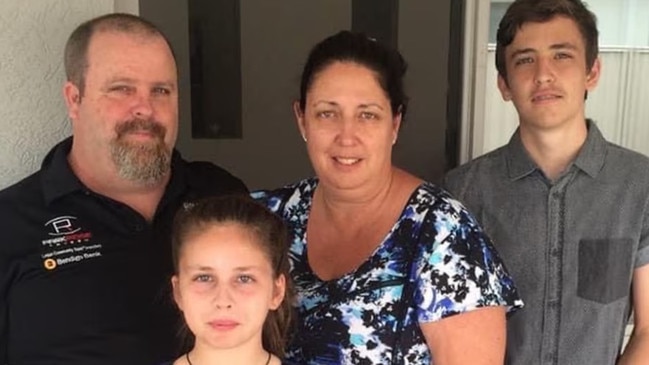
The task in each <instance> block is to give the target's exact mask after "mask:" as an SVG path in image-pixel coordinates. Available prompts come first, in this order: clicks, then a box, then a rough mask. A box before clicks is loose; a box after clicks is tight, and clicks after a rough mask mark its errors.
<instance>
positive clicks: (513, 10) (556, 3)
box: [496, 0, 599, 81]
mask: <svg viewBox="0 0 649 365" xmlns="http://www.w3.org/2000/svg"><path fill="white" fill-rule="evenodd" d="M556 16H564V17H566V18H569V19H572V20H573V21H574V22H575V23H576V24H577V27H578V28H579V31H580V33H581V36H582V38H583V39H584V45H585V47H586V68H587V69H586V71H590V69H591V68H592V67H593V64H594V63H595V60H596V59H597V55H598V53H599V46H598V41H597V38H598V36H599V33H598V31H597V17H596V16H595V14H593V13H592V12H591V11H590V10H588V8H587V7H586V5H585V4H584V3H583V2H582V1H581V0H516V1H514V2H513V3H512V4H511V5H510V6H509V8H507V12H505V15H504V16H503V18H502V19H501V20H500V24H499V25H498V34H497V36H496V69H498V73H499V74H500V76H502V78H503V79H504V80H505V81H507V68H506V63H505V48H507V46H509V45H510V44H511V43H512V42H513V41H514V37H515V36H516V33H517V32H518V30H519V29H520V28H521V27H522V26H523V24H525V23H528V22H536V23H543V22H546V21H549V20H551V19H552V18H554V17H556Z"/></svg>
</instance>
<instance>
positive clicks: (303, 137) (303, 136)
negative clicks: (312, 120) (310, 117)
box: [302, 134, 306, 143]
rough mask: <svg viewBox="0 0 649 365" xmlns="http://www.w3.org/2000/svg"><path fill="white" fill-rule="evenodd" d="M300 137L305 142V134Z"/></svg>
mask: <svg viewBox="0 0 649 365" xmlns="http://www.w3.org/2000/svg"><path fill="white" fill-rule="evenodd" d="M302 139H303V140H304V143H306V136H305V135H304V134H303V135H302Z"/></svg>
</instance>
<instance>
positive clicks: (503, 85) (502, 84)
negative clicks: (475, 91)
mask: <svg viewBox="0 0 649 365" xmlns="http://www.w3.org/2000/svg"><path fill="white" fill-rule="evenodd" d="M498 90H500V95H501V96H502V97H503V100H505V101H510V100H512V92H511V90H509V85H507V80H505V78H504V77H503V76H502V75H501V74H498Z"/></svg>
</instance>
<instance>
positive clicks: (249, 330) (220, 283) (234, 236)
mask: <svg viewBox="0 0 649 365" xmlns="http://www.w3.org/2000/svg"><path fill="white" fill-rule="evenodd" d="M172 285H173V292H174V298H175V300H176V303H177V304H178V307H179V308H180V310H181V311H182V312H183V314H184V316H185V321H186V322H187V326H188V327H189V329H190V330H191V331H192V333H194V335H195V336H196V345H197V346H198V345H207V346H209V347H212V348H216V349H229V348H234V347H240V346H243V345H247V344H251V345H253V346H256V345H257V343H258V344H259V346H261V341H262V340H261V339H262V337H261V334H262V327H263V324H264V320H265V319H266V316H267V315H268V311H269V310H274V309H277V308H278V307H279V305H280V304H281V302H282V300H283V299H284V292H285V288H286V283H285V278H284V276H283V275H280V276H279V277H278V278H277V279H275V278H274V277H273V268H272V267H271V262H270V260H269V259H268V257H267V256H266V255H265V254H264V252H263V250H262V248H261V244H260V243H259V242H258V240H257V237H256V236H255V234H254V233H252V232H250V228H248V227H246V226H243V225H241V224H239V223H234V222H232V223H222V224H216V225H212V226H210V227H209V228H207V229H204V230H202V231H200V232H199V233H198V234H194V235H189V236H188V237H187V238H186V240H185V242H184V243H183V246H182V248H181V251H180V257H179V262H178V275H177V276H174V277H173V278H172Z"/></svg>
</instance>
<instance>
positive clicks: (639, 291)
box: [618, 265, 649, 365]
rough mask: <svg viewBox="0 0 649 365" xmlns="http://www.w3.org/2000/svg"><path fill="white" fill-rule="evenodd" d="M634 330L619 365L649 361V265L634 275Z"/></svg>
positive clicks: (637, 270)
mask: <svg viewBox="0 0 649 365" xmlns="http://www.w3.org/2000/svg"><path fill="white" fill-rule="evenodd" d="M633 309H634V312H635V313H634V329H633V334H632V335H631V339H630V340H629V343H628V345H627V347H626V349H625V350H624V354H622V357H621V358H620V361H618V365H636V364H638V365H639V364H647V359H649V265H644V266H642V267H639V268H637V269H635V271H634V273H633Z"/></svg>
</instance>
